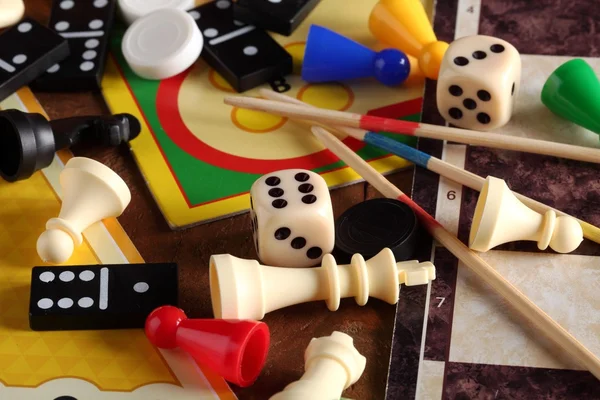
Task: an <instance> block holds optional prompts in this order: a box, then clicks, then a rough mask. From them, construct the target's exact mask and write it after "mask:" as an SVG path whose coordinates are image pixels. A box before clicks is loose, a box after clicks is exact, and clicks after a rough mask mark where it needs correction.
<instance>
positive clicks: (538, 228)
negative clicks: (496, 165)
mask: <svg viewBox="0 0 600 400" xmlns="http://www.w3.org/2000/svg"><path fill="white" fill-rule="evenodd" d="M517 240H529V241H534V242H537V244H538V248H539V249H540V250H545V249H546V248H548V246H550V247H551V248H552V249H553V250H555V251H556V252H558V253H570V252H572V251H573V250H575V249H576V248H577V247H579V245H580V244H581V242H582V241H583V229H582V228H581V225H580V224H579V222H577V220H576V219H575V218H573V217H570V216H567V215H563V216H558V217H557V216H556V213H555V212H554V211H552V210H549V211H547V212H546V213H545V214H543V215H542V214H539V213H537V212H535V211H533V210H532V209H530V208H528V207H527V206H526V205H525V204H523V203H521V202H520V201H519V199H517V198H516V197H515V195H514V194H513V193H512V192H511V191H510V189H509V188H508V186H507V185H506V182H504V181H503V180H502V179H498V178H494V177H493V176H488V178H487V179H486V182H485V185H484V186H483V189H482V190H481V194H480V195H479V199H478V200H477V206H476V207H475V214H474V215H473V223H472V225H471V232H470V235H469V247H470V248H471V249H473V250H477V251H488V250H490V249H491V248H493V247H496V246H498V245H500V244H503V243H509V242H514V241H517Z"/></svg>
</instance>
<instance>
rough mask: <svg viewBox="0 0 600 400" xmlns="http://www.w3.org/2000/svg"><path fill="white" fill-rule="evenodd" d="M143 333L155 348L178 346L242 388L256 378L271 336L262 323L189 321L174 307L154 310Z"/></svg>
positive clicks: (210, 320) (181, 311)
mask: <svg viewBox="0 0 600 400" xmlns="http://www.w3.org/2000/svg"><path fill="white" fill-rule="evenodd" d="M145 331H146V336H147V337H148V340H149V341H150V343H152V344H153V345H155V346H156V347H159V348H161V349H174V348H177V347H178V348H180V349H182V350H183V351H185V352H187V353H188V354H189V355H190V356H191V357H192V358H193V359H194V360H195V361H196V362H197V363H198V364H201V365H205V366H207V367H208V368H210V369H212V370H213V371H215V372H216V373H218V374H219V375H221V376H222V377H223V378H224V379H225V380H226V381H228V382H231V383H233V384H236V385H238V386H241V387H246V386H249V385H251V384H252V383H253V382H254V381H255V380H256V378H258V375H259V374H260V372H261V370H262V369H263V367H264V365H265V361H266V359H267V353H268V352H269V343H270V334H269V328H268V326H267V324H265V323H264V322H258V321H227V320H222V319H189V318H187V317H186V315H185V313H184V312H183V310H181V309H179V308H177V307H173V306H163V307H159V308H157V309H156V310H154V311H153V312H152V313H151V314H150V315H149V316H148V318H147V319H146V326H145Z"/></svg>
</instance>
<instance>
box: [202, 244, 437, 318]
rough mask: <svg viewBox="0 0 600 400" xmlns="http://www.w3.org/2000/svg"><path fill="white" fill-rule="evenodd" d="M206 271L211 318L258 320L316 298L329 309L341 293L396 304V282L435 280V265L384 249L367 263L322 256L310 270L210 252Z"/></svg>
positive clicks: (364, 300)
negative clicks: (397, 257)
mask: <svg viewBox="0 0 600 400" xmlns="http://www.w3.org/2000/svg"><path fill="white" fill-rule="evenodd" d="M209 274H210V293H211V298H212V306H213V313H214V316H215V318H223V319H256V320H259V319H262V318H263V317H264V316H265V314H266V313H268V312H271V311H274V310H278V309H280V308H284V307H288V306H291V305H294V304H300V303H306V302H309V301H316V300H325V301H326V302H327V307H328V308H329V309H330V310H331V311H335V310H337V309H338V308H339V306H340V299H342V298H346V297H354V298H355V300H356V302H357V303H358V304H359V305H361V306H363V305H365V304H366V303H367V301H368V300H369V297H375V298H378V299H380V300H383V301H385V302H387V303H390V304H396V303H397V302H398V297H399V295H400V284H401V283H403V284H405V285H407V286H413V285H424V284H427V283H429V282H430V281H432V280H433V279H435V267H434V265H433V264H432V263H430V262H423V263H419V262H418V261H404V262H398V263H397V262H396V260H395V259H394V254H393V253H392V251H391V250H390V249H388V248H385V249H383V250H382V251H381V252H380V253H379V254H377V255H376V256H375V257H373V258H371V259H370V260H368V261H365V259H364V258H363V257H362V256H361V255H360V254H355V255H354V256H353V257H352V260H351V263H350V264H348V265H337V263H336V261H335V259H334V258H333V256H332V255H331V254H326V255H325V257H323V260H322V264H321V266H320V267H315V268H280V267H270V266H264V265H260V264H259V263H258V261H256V260H244V259H241V258H237V257H234V256H232V255H229V254H220V255H213V256H212V257H211V258H210V270H209Z"/></svg>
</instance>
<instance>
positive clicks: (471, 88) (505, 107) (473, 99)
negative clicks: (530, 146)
mask: <svg viewBox="0 0 600 400" xmlns="http://www.w3.org/2000/svg"><path fill="white" fill-rule="evenodd" d="M520 80H521V56H520V55H519V52H518V51H517V49H516V48H515V47H514V46H513V45H511V44H510V43H508V42H507V41H505V40H502V39H498V38H495V37H492V36H484V35H475V36H466V37H464V38H460V39H458V40H455V41H454V42H452V43H451V44H450V47H448V50H447V51H446V54H445V55H444V59H443V60H442V65H441V68H440V74H439V77H438V82H437V94H436V97H437V107H438V111H439V112H440V114H441V115H442V116H443V117H444V119H445V120H446V121H447V122H448V123H450V124H452V125H455V126H458V127H461V128H465V129H474V130H491V129H495V128H498V127H501V126H503V125H505V124H506V123H507V122H508V121H509V120H510V118H511V116H512V112H513V107H514V103H515V99H516V96H517V93H518V91H519V86H520Z"/></svg>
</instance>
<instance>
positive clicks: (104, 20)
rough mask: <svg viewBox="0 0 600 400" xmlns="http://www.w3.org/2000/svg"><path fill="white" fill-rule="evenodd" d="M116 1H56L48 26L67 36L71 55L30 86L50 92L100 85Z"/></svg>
mask: <svg viewBox="0 0 600 400" xmlns="http://www.w3.org/2000/svg"><path fill="white" fill-rule="evenodd" d="M115 6H116V0H85V1H81V0H77V1H75V0H54V1H53V2H52V11H51V13H50V22H49V23H48V26H49V27H50V28H51V29H54V31H55V32H56V33H58V34H59V35H61V36H62V37H63V38H65V39H67V40H68V42H69V47H70V49H71V55H70V56H69V57H68V58H67V59H65V60H64V61H62V62H60V63H56V64H54V65H52V66H50V68H48V69H47V71H46V73H45V74H44V75H42V76H41V77H40V78H39V79H37V80H36V81H35V82H33V84H32V85H31V87H32V88H34V89H36V90H40V91H47V92H76V91H87V90H99V89H100V88H101V80H102V74H103V72H104V64H105V62H106V57H107V54H108V45H109V35H110V31H111V29H112V26H113V21H114V15H115Z"/></svg>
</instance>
